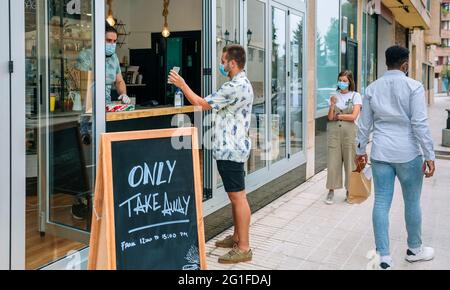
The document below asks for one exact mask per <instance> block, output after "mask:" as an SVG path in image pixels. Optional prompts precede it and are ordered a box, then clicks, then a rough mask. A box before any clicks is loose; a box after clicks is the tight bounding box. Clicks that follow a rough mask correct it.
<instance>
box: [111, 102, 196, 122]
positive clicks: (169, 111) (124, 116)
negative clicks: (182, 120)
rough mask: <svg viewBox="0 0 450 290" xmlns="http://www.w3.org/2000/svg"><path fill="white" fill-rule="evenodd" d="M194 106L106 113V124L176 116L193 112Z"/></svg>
mask: <svg viewBox="0 0 450 290" xmlns="http://www.w3.org/2000/svg"><path fill="white" fill-rule="evenodd" d="M195 111H196V110H195V107H194V106H184V107H160V108H149V109H139V108H137V109H136V110H135V111H129V112H115V113H106V122H115V121H124V120H131V119H141V118H150V117H158V116H168V115H176V114H185V113H193V112H195Z"/></svg>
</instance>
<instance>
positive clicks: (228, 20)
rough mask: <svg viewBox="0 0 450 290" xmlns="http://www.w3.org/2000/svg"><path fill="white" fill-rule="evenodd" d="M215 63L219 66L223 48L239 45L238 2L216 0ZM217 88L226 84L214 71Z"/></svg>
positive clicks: (224, 78)
mask: <svg viewBox="0 0 450 290" xmlns="http://www.w3.org/2000/svg"><path fill="white" fill-rule="evenodd" d="M216 23H217V26H216V38H217V39H216V43H217V45H216V48H217V53H216V56H217V58H216V61H217V64H218V65H219V64H220V62H221V58H222V52H223V49H224V47H225V46H227V45H229V44H233V43H240V37H241V36H240V0H217V7H216ZM215 72H216V76H217V83H216V86H217V88H220V86H221V85H222V84H223V83H225V82H227V81H228V79H227V78H226V77H224V76H222V75H221V74H220V73H219V72H218V71H217V69H216V71H215Z"/></svg>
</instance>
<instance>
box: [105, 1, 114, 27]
mask: <svg viewBox="0 0 450 290" xmlns="http://www.w3.org/2000/svg"><path fill="white" fill-rule="evenodd" d="M108 6H109V9H108V18H106V22H108V24H109V25H111V26H115V25H116V20H115V19H114V16H113V11H112V0H108Z"/></svg>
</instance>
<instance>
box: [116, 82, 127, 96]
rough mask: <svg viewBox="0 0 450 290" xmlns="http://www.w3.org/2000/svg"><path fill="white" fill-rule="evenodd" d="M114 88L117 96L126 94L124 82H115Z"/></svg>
mask: <svg viewBox="0 0 450 290" xmlns="http://www.w3.org/2000/svg"><path fill="white" fill-rule="evenodd" d="M116 87H117V92H118V93H119V96H120V95H126V94H127V86H126V85H125V82H124V81H119V82H117V84H116Z"/></svg>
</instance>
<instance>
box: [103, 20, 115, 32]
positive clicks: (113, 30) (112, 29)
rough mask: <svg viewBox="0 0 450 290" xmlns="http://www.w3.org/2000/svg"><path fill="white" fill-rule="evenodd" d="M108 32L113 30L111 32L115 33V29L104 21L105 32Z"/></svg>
mask: <svg viewBox="0 0 450 290" xmlns="http://www.w3.org/2000/svg"><path fill="white" fill-rule="evenodd" d="M109 32H113V33H115V34H117V30H116V29H115V28H114V27H112V26H111V25H109V23H108V22H106V24H105V34H106V33H109Z"/></svg>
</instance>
